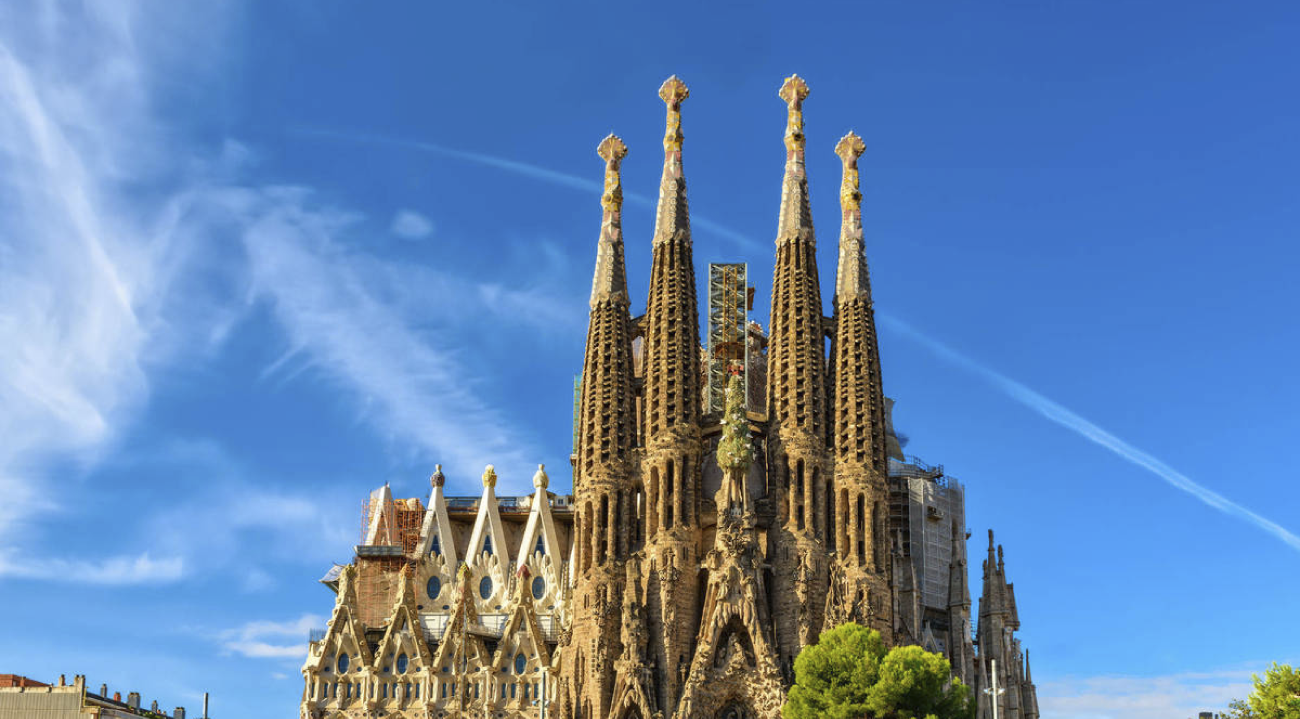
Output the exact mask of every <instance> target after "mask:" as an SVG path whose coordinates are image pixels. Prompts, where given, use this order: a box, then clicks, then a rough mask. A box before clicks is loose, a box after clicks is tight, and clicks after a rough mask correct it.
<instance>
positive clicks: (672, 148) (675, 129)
mask: <svg viewBox="0 0 1300 719" xmlns="http://www.w3.org/2000/svg"><path fill="white" fill-rule="evenodd" d="M690 96H691V91H690V90H689V89H687V87H686V83H684V82H682V80H681V78H679V77H677V76H676V75H673V76H672V77H670V78H668V79H667V80H664V84H663V85H661V86H659V97H660V99H662V100H663V101H664V104H666V105H668V124H667V127H666V128H665V129H664V152H681V151H682V140H683V139H685V138H684V137H683V136H682V100H685V99H686V98H688V97H690Z"/></svg>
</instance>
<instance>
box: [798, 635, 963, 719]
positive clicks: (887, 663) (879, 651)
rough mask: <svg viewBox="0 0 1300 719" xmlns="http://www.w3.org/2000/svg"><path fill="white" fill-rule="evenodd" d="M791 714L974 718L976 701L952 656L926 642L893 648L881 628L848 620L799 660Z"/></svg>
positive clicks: (856, 718) (832, 718)
mask: <svg viewBox="0 0 1300 719" xmlns="http://www.w3.org/2000/svg"><path fill="white" fill-rule="evenodd" d="M794 672H795V682H794V687H792V688H791V689H790V696H789V697H788V698H787V699H786V702H785V706H784V707H782V708H781V714H782V716H784V717H785V719H816V718H819V717H828V718H829V719H866V718H869V717H874V718H877V719H886V718H887V719H915V718H919V717H926V719H973V717H974V716H975V702H974V700H973V699H972V698H971V693H970V691H969V690H968V689H967V688H966V686H965V685H964V684H962V683H961V681H960V680H959V679H956V678H953V677H952V669H951V666H950V665H949V664H948V660H947V659H945V658H944V657H943V655H941V654H932V653H930V652H927V651H925V650H924V649H922V648H920V647H895V648H894V649H890V650H888V651H886V650H885V644H884V642H882V641H881V640H880V634H879V633H878V632H875V631H872V630H870V629H867V628H866V627H863V626H860V625H858V624H853V623H848V624H842V625H840V626H838V627H836V628H834V629H832V630H830V631H827V632H823V633H822V635H821V637H820V638H819V639H818V641H817V643H816V644H814V645H811V646H808V647H804V649H803V651H802V652H800V653H799V656H798V658H796V659H795V661H794Z"/></svg>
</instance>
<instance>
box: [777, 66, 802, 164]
mask: <svg viewBox="0 0 1300 719" xmlns="http://www.w3.org/2000/svg"><path fill="white" fill-rule="evenodd" d="M777 96H779V97H780V98H781V99H782V100H785V104H786V107H787V108H788V111H789V114H788V115H787V116H786V121H785V149H786V151H787V152H790V153H795V152H800V153H802V152H803V149H804V136H803V101H804V100H805V99H806V98H807V97H808V83H806V82H804V80H803V78H801V77H799V76H798V75H791V76H790V77H787V78H786V79H785V83H784V84H782V85H781V90H780V92H778V93H777Z"/></svg>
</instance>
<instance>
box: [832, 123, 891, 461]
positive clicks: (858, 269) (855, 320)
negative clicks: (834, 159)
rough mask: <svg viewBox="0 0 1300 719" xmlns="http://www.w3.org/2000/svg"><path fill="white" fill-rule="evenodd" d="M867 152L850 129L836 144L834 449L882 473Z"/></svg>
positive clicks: (883, 423) (883, 428)
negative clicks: (862, 165)
mask: <svg viewBox="0 0 1300 719" xmlns="http://www.w3.org/2000/svg"><path fill="white" fill-rule="evenodd" d="M865 150H866V144H865V143H863V141H862V138H861V137H858V136H857V135H856V134H854V133H852V132H850V133H849V134H847V135H845V136H844V137H842V138H840V141H839V143H838V144H836V145H835V154H836V155H839V157H840V161H841V162H842V163H843V165H844V174H843V178H842V180H841V181H840V210H841V213H842V219H841V223H840V256H839V266H838V268H837V270H836V279H835V324H836V327H835V349H834V358H835V359H834V361H835V368H834V377H835V384H836V390H835V408H836V411H835V417H836V426H835V434H834V438H835V439H834V444H835V452H836V456H837V459H838V460H841V461H843V460H850V459H851V460H854V461H856V462H860V463H862V464H865V465H866V468H867V469H869V470H873V471H875V472H878V473H882V474H883V473H884V472H886V471H887V470H888V467H887V459H886V457H887V453H888V429H887V424H888V421H889V419H888V417H887V416H886V414H885V395H884V389H883V388H882V386H881V372H880V349H879V343H878V342H877V339H876V316H875V308H874V306H873V305H872V301H871V277H870V273H869V272H868V270H867V256H866V252H865V248H864V241H863V238H862V192H861V190H860V189H859V180H858V158H859V157H861V156H862V153H863V151H865Z"/></svg>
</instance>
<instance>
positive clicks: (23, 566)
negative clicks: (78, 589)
mask: <svg viewBox="0 0 1300 719" xmlns="http://www.w3.org/2000/svg"><path fill="white" fill-rule="evenodd" d="M183 573H184V562H183V561H182V560H181V558H180V557H168V558H164V559H154V558H153V557H151V556H149V553H148V552H144V553H143V554H139V555H137V556H134V557H130V556H117V557H109V558H107V559H102V560H98V561H89V560H67V559H58V558H50V557H39V556H37V557H33V556H30V555H28V554H27V553H23V552H18V551H16V550H12V549H6V550H0V577H10V578H13V579H37V580H43V581H52V582H64V583H68V584H100V585H119V586H120V585H130V584H164V583H168V582H174V581H176V580H178V579H180V578H181V576H182V575H183Z"/></svg>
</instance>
